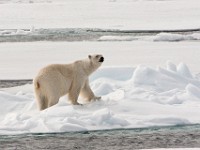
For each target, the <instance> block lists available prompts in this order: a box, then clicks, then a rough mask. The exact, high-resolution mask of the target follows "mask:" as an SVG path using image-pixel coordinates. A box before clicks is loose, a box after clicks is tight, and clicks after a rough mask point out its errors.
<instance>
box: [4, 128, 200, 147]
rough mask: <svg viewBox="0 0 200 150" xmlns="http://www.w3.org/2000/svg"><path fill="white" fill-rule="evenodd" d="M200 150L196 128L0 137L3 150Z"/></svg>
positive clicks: (198, 129)
mask: <svg viewBox="0 0 200 150" xmlns="http://www.w3.org/2000/svg"><path fill="white" fill-rule="evenodd" d="M192 147H199V148H200V125H183V126H171V127H151V128H138V129H118V130H104V131H85V132H67V133H49V134H22V135H10V136H0V149H5V150H18V149H19V150H27V149H31V150H35V149H39V150H41V149H42V150H47V149H48V150H73V149H78V150H102V149H104V150H122V149H124V150H133V149H143V148H192Z"/></svg>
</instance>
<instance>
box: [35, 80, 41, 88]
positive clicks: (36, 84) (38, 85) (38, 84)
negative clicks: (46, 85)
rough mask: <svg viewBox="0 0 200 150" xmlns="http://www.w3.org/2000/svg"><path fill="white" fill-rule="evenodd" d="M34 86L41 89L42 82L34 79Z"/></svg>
mask: <svg viewBox="0 0 200 150" xmlns="http://www.w3.org/2000/svg"><path fill="white" fill-rule="evenodd" d="M34 86H35V89H39V88H40V83H39V81H37V80H36V81H34Z"/></svg>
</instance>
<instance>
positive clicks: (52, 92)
mask: <svg viewBox="0 0 200 150" xmlns="http://www.w3.org/2000/svg"><path fill="white" fill-rule="evenodd" d="M101 57H102V55H92V56H91V55H89V57H88V58H87V59H84V60H78V61H75V62H74V63H71V64H52V65H49V66H47V67H45V68H43V69H41V70H40V72H39V73H38V75H37V76H36V77H35V79H34V81H33V83H34V91H35V96H36V99H37V103H38V107H39V109H40V110H43V109H46V108H48V107H51V106H53V105H55V104H57V103H58V101H59V98H60V97H61V96H63V95H66V94H68V98H69V100H70V101H71V103H72V104H74V105H78V104H79V103H78V102H77V100H78V97H79V94H80V95H81V96H82V97H84V98H86V99H87V100H88V101H91V100H92V99H99V97H96V96H95V95H94V93H93V92H92V90H91V88H90V86H89V80H88V77H89V75H90V74H91V73H93V72H94V71H95V70H96V69H97V68H99V67H100V66H101V64H102V62H100V61H99V60H100V59H101Z"/></svg>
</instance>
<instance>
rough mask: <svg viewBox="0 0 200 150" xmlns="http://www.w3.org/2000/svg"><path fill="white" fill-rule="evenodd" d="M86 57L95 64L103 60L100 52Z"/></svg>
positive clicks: (99, 63)
mask: <svg viewBox="0 0 200 150" xmlns="http://www.w3.org/2000/svg"><path fill="white" fill-rule="evenodd" d="M88 58H89V59H90V61H91V62H92V63H93V64H96V65H101V64H102V63H103V61H104V57H103V56H102V55H100V54H95V55H88Z"/></svg>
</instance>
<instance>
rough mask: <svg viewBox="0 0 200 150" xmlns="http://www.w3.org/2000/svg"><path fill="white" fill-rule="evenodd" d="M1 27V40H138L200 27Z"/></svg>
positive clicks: (198, 30) (190, 31) (187, 31)
mask: <svg viewBox="0 0 200 150" xmlns="http://www.w3.org/2000/svg"><path fill="white" fill-rule="evenodd" d="M30 30H32V29H22V30H21V31H20V32H21V33H19V32H18V31H17V29H7V30H5V29H0V42H33V41H69V42H71V41H101V40H99V38H100V37H101V36H132V37H134V38H131V39H129V40H138V38H139V37H141V36H153V35H156V34H158V33H160V32H168V33H179V34H189V33H194V32H200V29H186V30H110V29H92V28H57V29H53V28H52V29H35V30H32V31H30Z"/></svg>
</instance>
